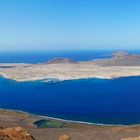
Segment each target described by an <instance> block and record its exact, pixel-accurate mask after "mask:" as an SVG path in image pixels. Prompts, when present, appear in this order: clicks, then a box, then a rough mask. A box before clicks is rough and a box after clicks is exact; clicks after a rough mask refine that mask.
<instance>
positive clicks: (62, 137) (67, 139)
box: [58, 135, 71, 140]
mask: <svg viewBox="0 0 140 140" xmlns="http://www.w3.org/2000/svg"><path fill="white" fill-rule="evenodd" d="M58 140H71V138H70V137H69V136H68V135H62V136H61V137H60V138H59V139H58Z"/></svg>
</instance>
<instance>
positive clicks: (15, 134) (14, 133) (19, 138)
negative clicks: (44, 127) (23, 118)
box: [0, 127, 35, 140]
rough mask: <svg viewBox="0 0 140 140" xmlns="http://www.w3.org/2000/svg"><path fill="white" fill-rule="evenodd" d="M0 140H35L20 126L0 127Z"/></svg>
mask: <svg viewBox="0 0 140 140" xmlns="http://www.w3.org/2000/svg"><path fill="white" fill-rule="evenodd" d="M0 140H35V139H34V138H33V137H32V136H31V135H30V134H29V133H28V132H27V131H26V130H25V129H23V128H22V127H14V128H5V129H3V128H0Z"/></svg>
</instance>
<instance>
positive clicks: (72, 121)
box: [0, 108, 140, 127]
mask: <svg viewBox="0 0 140 140" xmlns="http://www.w3.org/2000/svg"><path fill="white" fill-rule="evenodd" d="M0 111H8V112H15V113H22V114H25V115H28V116H33V117H36V118H38V119H39V120H42V119H48V120H54V121H60V122H64V123H73V124H83V125H91V126H105V127H116V126H118V127H119V126H120V127H130V126H133V127H135V126H140V124H130V125H124V124H104V123H92V122H84V121H74V120H67V119H61V118H56V117H49V116H43V115H37V114H33V113H29V112H26V111H22V110H14V109H4V108H0Z"/></svg>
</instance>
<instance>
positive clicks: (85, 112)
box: [0, 51, 140, 125]
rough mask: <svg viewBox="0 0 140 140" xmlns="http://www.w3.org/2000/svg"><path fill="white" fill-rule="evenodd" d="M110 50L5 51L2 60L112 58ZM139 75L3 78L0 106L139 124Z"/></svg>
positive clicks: (77, 118) (100, 121) (67, 117)
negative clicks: (31, 79) (51, 79)
mask: <svg viewBox="0 0 140 140" xmlns="http://www.w3.org/2000/svg"><path fill="white" fill-rule="evenodd" d="M109 54H110V51H102V52H101V51H97V52H91V51H90V52H89V51H87V52H58V53H57V52H54V53H50V52H49V53H48V52H42V53H41V52H39V53H37V52H35V53H23V52H22V53H15V54H14V53H7V54H6V53H3V54H2V55H0V62H1V63H4V62H6V63H15V62H16V63H42V62H44V61H48V60H49V59H50V58H53V57H68V58H72V59H75V60H78V61H86V60H92V59H102V58H107V57H111V55H109ZM139 85H140V77H126V78H118V79H112V80H107V79H95V78H94V79H82V80H72V81H63V82H49V83H47V82H44V81H34V82H16V81H13V80H10V79H5V78H3V77H0V108H4V109H11V110H21V111H25V112H29V113H32V114H36V115H43V116H49V117H54V118H60V119H65V120H72V121H82V122H89V123H95V124H116V125H130V124H140V86H139Z"/></svg>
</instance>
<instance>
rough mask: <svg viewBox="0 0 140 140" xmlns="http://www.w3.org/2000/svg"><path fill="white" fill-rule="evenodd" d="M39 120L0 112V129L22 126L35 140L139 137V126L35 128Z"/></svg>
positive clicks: (112, 139)
mask: <svg viewBox="0 0 140 140" xmlns="http://www.w3.org/2000/svg"><path fill="white" fill-rule="evenodd" d="M41 119H42V117H40V116H35V115H31V114H27V113H22V112H15V111H9V110H0V126H1V127H5V128H6V127H14V126H22V127H24V128H25V129H27V130H28V131H29V132H30V133H31V134H32V135H33V136H34V137H35V138H36V140H58V138H59V137H60V136H61V135H63V134H67V135H69V136H70V137H71V138H72V140H92V139H93V140H121V138H127V137H138V136H139V135H140V126H139V125H137V126H103V125H102V126H101V125H87V124H78V123H70V122H65V125H64V127H62V128H37V127H36V126H35V125H34V122H35V121H38V120H41ZM43 119H44V118H43ZM47 120H50V119H47ZM52 121H55V120H52ZM60 122H61V121H60Z"/></svg>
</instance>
